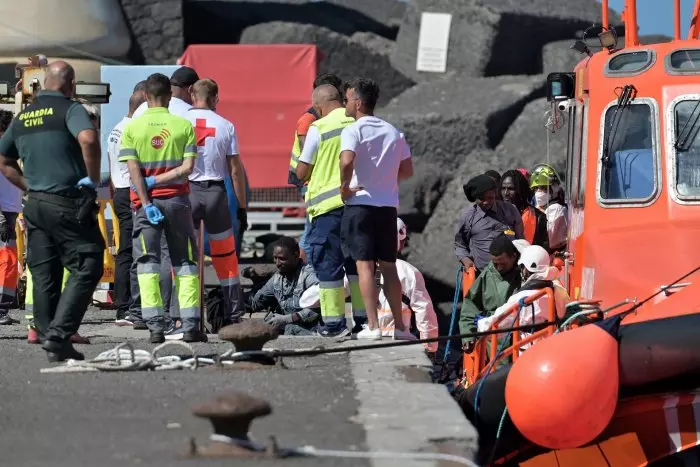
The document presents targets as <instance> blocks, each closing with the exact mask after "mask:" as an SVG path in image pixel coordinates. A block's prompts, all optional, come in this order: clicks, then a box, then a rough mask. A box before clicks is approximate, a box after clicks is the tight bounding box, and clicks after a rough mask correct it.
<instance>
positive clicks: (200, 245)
mask: <svg viewBox="0 0 700 467" xmlns="http://www.w3.org/2000/svg"><path fill="white" fill-rule="evenodd" d="M197 237H198V238H197V255H198V256H197V258H198V260H197V273H198V275H199V316H200V318H199V330H200V331H201V332H206V331H205V329H206V328H205V326H204V319H205V314H204V219H202V220H200V221H199V233H198V235H197Z"/></svg>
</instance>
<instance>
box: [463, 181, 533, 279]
mask: <svg viewBox="0 0 700 467" xmlns="http://www.w3.org/2000/svg"><path fill="white" fill-rule="evenodd" d="M462 189H463V190H464V194H465V195H466V197H467V200H468V201H469V202H470V203H474V204H473V205H472V206H469V207H467V208H465V209H464V210H463V211H462V213H461V215H460V219H459V227H458V228H457V233H456V234H455V253H456V255H457V258H458V259H459V261H460V262H461V263H462V265H463V266H464V268H465V270H466V269H469V268H470V267H472V266H474V267H475V268H476V271H477V273H478V272H480V271H483V269H484V268H485V267H486V266H487V265H488V264H489V263H490V262H491V252H490V251H489V248H490V247H491V242H493V240H494V239H495V238H496V237H498V236H499V235H504V234H505V235H507V236H509V237H511V239H513V240H514V239H516V238H523V220H522V217H521V215H520V212H519V211H518V208H516V207H515V206H513V205H512V204H511V203H506V202H504V201H500V200H498V199H497V193H498V185H497V184H496V181H495V180H494V179H493V178H491V177H490V176H488V175H477V176H476V177H474V178H472V179H471V180H469V181H468V182H467V184H466V185H464V186H463V187H462Z"/></svg>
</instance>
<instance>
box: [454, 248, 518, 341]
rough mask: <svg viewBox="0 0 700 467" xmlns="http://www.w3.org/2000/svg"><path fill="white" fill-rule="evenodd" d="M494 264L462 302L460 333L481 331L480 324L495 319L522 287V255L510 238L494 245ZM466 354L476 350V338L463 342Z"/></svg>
mask: <svg viewBox="0 0 700 467" xmlns="http://www.w3.org/2000/svg"><path fill="white" fill-rule="evenodd" d="M490 253H491V262H490V263H488V265H487V266H486V267H485V268H484V270H483V271H482V272H481V274H479V276H478V277H477V278H476V280H475V281H474V284H473V285H472V286H471V288H470V289H469V292H468V293H467V296H466V297H465V298H464V301H463V302H462V311H461V313H460V317H459V332H460V334H466V333H472V332H476V330H477V322H478V321H479V320H481V319H483V318H486V317H488V316H491V315H492V314H493V313H494V312H495V311H496V309H497V308H498V307H500V306H502V305H503V304H504V303H506V301H507V300H508V297H510V296H511V295H512V294H513V292H514V291H515V290H517V289H518V287H520V280H521V279H520V270H519V268H518V267H517V262H518V259H519V258H520V254H519V253H518V249H517V248H516V246H515V245H514V244H513V242H512V241H511V240H510V238H508V236H506V235H504V234H502V235H499V236H498V237H496V238H495V239H494V240H493V242H491V247H490ZM462 344H463V348H464V351H465V352H471V351H472V350H473V349H474V338H465V339H462Z"/></svg>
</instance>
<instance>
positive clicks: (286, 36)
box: [241, 22, 414, 105]
mask: <svg viewBox="0 0 700 467" xmlns="http://www.w3.org/2000/svg"><path fill="white" fill-rule="evenodd" d="M368 39H369V40H368ZM241 44H316V46H317V47H318V48H319V49H320V50H321V52H322V53H323V55H324V57H323V59H322V61H321V63H320V65H319V72H320V73H325V72H329V73H336V74H338V75H339V76H340V77H341V78H343V79H344V80H348V79H352V78H355V77H357V76H363V77H366V78H372V79H373V80H375V81H376V82H377V84H378V85H379V89H380V94H379V105H383V104H385V103H386V102H388V101H389V100H390V99H391V98H392V97H394V96H396V95H398V94H400V93H401V92H403V91H404V90H406V89H407V88H409V87H411V86H412V85H413V84H414V83H413V81H411V80H409V79H408V78H406V77H405V76H403V75H402V74H401V73H400V72H398V71H396V70H395V69H394V68H393V67H392V66H391V64H390V63H389V55H388V52H387V51H388V50H389V47H390V45H389V44H387V42H386V40H385V39H384V38H382V37H381V36H376V35H374V34H372V33H366V32H365V33H362V35H358V34H356V35H355V36H353V37H352V38H350V37H348V36H345V35H343V34H338V33H336V32H333V31H331V30H330V29H326V28H322V27H318V26H314V25H311V24H296V23H282V22H273V23H264V24H258V25H255V26H251V27H249V28H247V29H246V30H245V31H244V32H243V34H242V35H241Z"/></svg>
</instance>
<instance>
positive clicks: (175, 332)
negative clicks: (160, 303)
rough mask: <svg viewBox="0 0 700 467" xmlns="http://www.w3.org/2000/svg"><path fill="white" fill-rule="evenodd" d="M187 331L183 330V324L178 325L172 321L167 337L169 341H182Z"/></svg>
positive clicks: (166, 333)
mask: <svg viewBox="0 0 700 467" xmlns="http://www.w3.org/2000/svg"><path fill="white" fill-rule="evenodd" d="M184 335H185V332H184V331H183V330H182V324H180V326H178V325H177V324H176V323H174V322H173V323H172V325H171V326H170V329H168V330H167V331H166V332H165V338H166V339H167V340H169V341H181V340H183V336H184Z"/></svg>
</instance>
